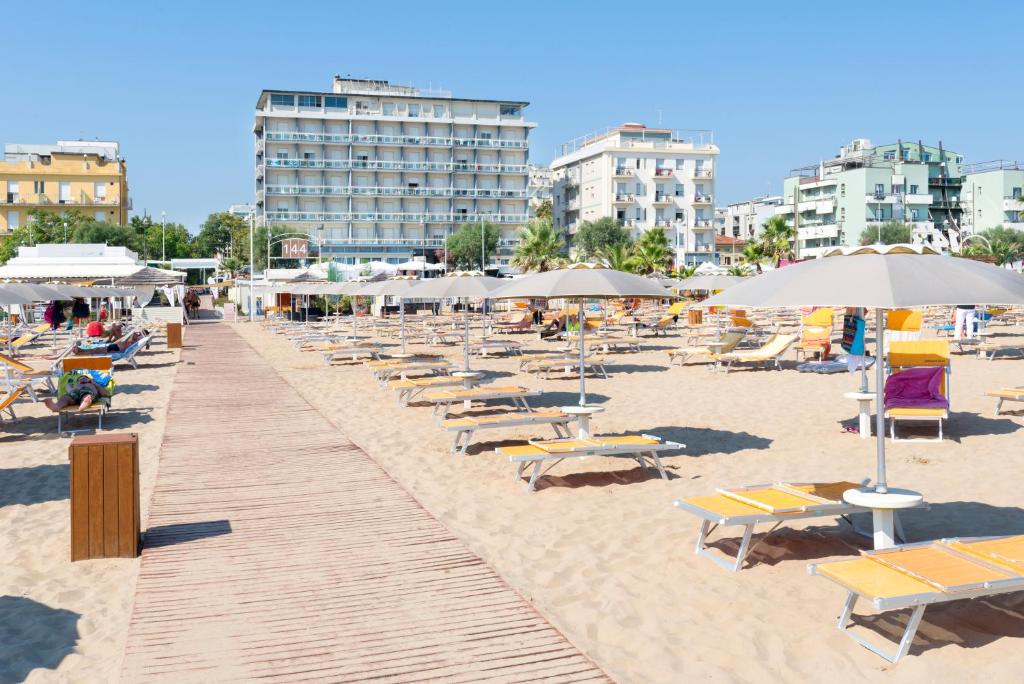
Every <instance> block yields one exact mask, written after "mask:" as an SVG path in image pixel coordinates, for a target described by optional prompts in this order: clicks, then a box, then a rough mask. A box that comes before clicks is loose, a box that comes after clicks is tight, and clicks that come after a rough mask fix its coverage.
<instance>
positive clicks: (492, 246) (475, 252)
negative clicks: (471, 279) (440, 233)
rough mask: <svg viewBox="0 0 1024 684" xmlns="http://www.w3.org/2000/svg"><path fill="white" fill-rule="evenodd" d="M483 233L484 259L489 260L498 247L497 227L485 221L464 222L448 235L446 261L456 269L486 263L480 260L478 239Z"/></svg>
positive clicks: (475, 266)
mask: <svg viewBox="0 0 1024 684" xmlns="http://www.w3.org/2000/svg"><path fill="white" fill-rule="evenodd" d="M481 233H482V234H483V251H484V259H485V260H486V261H487V262H489V261H490V258H491V255H492V254H494V252H495V251H496V250H497V249H498V227H497V226H495V225H494V224H493V223H488V222H486V221H484V222H482V223H466V224H464V225H463V226H462V227H461V228H459V229H458V230H457V231H456V232H454V233H452V234H451V235H450V236H448V261H449V262H450V263H451V264H453V265H454V266H455V268H457V269H463V270H472V269H482V268H483V267H484V266H485V265H486V263H485V262H481V261H480V256H481V255H480V241H481Z"/></svg>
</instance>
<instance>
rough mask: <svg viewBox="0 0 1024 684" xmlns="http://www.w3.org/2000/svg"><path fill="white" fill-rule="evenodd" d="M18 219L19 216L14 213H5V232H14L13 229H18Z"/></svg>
mask: <svg viewBox="0 0 1024 684" xmlns="http://www.w3.org/2000/svg"><path fill="white" fill-rule="evenodd" d="M20 217H21V214H19V213H18V212H16V211H9V212H7V230H14V229H15V228H20V227H21V225H20V224H19V223H18V220H19V218H20Z"/></svg>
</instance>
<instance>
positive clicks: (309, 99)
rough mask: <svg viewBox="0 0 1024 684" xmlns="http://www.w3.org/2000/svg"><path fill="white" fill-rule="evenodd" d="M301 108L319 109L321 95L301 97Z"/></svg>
mask: <svg viewBox="0 0 1024 684" xmlns="http://www.w3.org/2000/svg"><path fill="white" fill-rule="evenodd" d="M299 106H300V107H319V106H320V96H319V95H299Z"/></svg>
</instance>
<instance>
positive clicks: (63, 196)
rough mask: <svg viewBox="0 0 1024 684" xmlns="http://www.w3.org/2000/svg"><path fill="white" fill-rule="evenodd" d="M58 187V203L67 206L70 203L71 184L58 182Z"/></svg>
mask: <svg viewBox="0 0 1024 684" xmlns="http://www.w3.org/2000/svg"><path fill="white" fill-rule="evenodd" d="M58 187H59V193H60V194H59V202H60V203H61V204H68V203H69V202H70V201H71V183H70V181H60V185H59V186H58Z"/></svg>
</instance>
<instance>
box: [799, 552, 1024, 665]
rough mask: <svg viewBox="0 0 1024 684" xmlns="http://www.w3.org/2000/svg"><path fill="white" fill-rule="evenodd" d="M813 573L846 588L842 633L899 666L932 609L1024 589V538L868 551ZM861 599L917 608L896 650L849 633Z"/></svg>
mask: <svg viewBox="0 0 1024 684" xmlns="http://www.w3.org/2000/svg"><path fill="white" fill-rule="evenodd" d="M807 570H808V572H809V573H810V574H812V575H819V576H821V577H824V578H826V579H829V580H831V581H833V582H835V583H836V584H838V585H839V586H841V587H843V588H844V589H846V591H847V597H846V602H845V604H844V605H843V610H842V613H841V614H840V616H839V621H838V624H837V625H836V626H837V627H838V628H839V630H840V631H842V632H843V633H845V634H846V635H847V636H849V637H850V638H851V639H853V640H854V641H856V642H857V643H859V644H860V645H861V646H864V647H865V648H867V649H868V650H869V651H871V652H872V653H875V654H877V655H880V656H882V657H883V658H885V659H886V660H888V661H889V662H890V663H897V662H899V660H900V659H901V658H902V657H903V656H905V655H906V654H907V651H909V650H910V644H911V642H912V641H913V640H914V635H915V634H916V633H917V628H918V626H919V625H920V624H921V618H922V617H923V615H924V610H925V608H926V607H928V606H929V605H931V604H935V603H945V602H947V601H959V600H963V599H976V598H984V597H989V596H996V595H998V594H1006V593H1009V592H1016V591H1022V590H1024V535H1018V536H1012V537H975V538H970V539H942V540H939V541H930V542H924V543H920V544H907V545H905V546H897V547H895V548H891V549H884V550H878V551H866V552H863V553H862V555H861V557H860V558H855V559H853V560H841V561H830V562H826V563H814V564H811V565H809V566H808V568H807ZM861 598H865V599H867V600H869V601H870V602H871V603H872V604H873V606H874V608H875V609H876V610H878V611H893V610H905V609H908V608H909V609H911V613H910V618H909V619H908V620H907V625H906V628H905V629H904V630H903V635H902V636H901V637H900V639H899V642H898V645H897V648H896V650H895V651H894V652H889V651H886V650H883V649H882V648H880V647H879V646H876V645H875V644H873V643H870V642H869V641H867V640H866V639H864V638H863V637H861V636H860V635H858V634H856V633H854V632H851V631H850V630H849V625H848V623H849V621H850V617H851V615H852V614H853V610H854V608H855V607H856V605H857V601H858V600H859V599H861Z"/></svg>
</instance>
